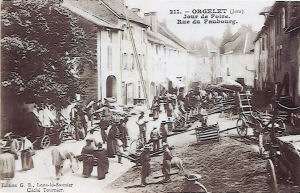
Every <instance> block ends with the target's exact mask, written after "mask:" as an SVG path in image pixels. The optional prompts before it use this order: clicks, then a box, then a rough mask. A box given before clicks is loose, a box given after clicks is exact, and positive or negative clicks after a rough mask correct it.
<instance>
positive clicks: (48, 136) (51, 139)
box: [33, 126, 64, 149]
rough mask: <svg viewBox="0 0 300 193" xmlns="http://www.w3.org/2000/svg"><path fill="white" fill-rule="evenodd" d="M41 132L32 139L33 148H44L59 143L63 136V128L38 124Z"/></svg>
mask: <svg viewBox="0 0 300 193" xmlns="http://www.w3.org/2000/svg"><path fill="white" fill-rule="evenodd" d="M40 130H41V134H40V135H38V136H36V137H35V139H33V145H34V147H35V148H37V149H39V148H42V149H45V148H48V147H49V146H50V145H59V144H60V143H61V142H62V138H63V132H64V129H63V128H55V127H53V126H52V127H42V126H40Z"/></svg>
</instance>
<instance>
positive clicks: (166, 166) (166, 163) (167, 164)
mask: <svg viewBox="0 0 300 193" xmlns="http://www.w3.org/2000/svg"><path fill="white" fill-rule="evenodd" d="M163 148H164V154H163V167H162V173H163V175H164V177H165V179H164V182H170V171H171V160H172V158H173V156H172V153H171V151H170V149H169V145H168V144H167V143H163Z"/></svg>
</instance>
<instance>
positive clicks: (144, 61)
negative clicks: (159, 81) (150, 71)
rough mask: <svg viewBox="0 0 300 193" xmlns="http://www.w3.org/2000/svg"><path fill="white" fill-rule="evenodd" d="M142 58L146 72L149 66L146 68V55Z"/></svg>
mask: <svg viewBox="0 0 300 193" xmlns="http://www.w3.org/2000/svg"><path fill="white" fill-rule="evenodd" d="M142 58H143V64H144V69H145V70H146V69H147V68H146V67H147V66H146V59H145V55H144V54H143V56H142Z"/></svg>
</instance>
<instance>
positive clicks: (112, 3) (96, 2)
mask: <svg viewBox="0 0 300 193" xmlns="http://www.w3.org/2000/svg"><path fill="white" fill-rule="evenodd" d="M63 4H68V5H71V6H72V7H74V8H77V9H80V10H81V11H83V12H86V13H88V14H89V15H92V16H93V17H96V18H98V19H100V20H102V21H105V22H107V23H110V24H114V25H118V20H119V19H126V16H125V12H126V15H127V17H128V20H129V21H133V22H136V23H139V24H142V25H145V26H147V24H146V22H145V21H144V19H143V18H141V17H139V16H138V15H137V14H136V13H134V12H132V11H131V10H129V9H128V8H126V7H125V5H124V4H122V3H121V2H120V1H116V0H93V1H91V0H86V1H85V0H64V2H63Z"/></svg>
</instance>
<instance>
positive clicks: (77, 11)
mask: <svg viewBox="0 0 300 193" xmlns="http://www.w3.org/2000/svg"><path fill="white" fill-rule="evenodd" d="M62 6H64V7H66V8H67V9H69V10H70V11H72V12H73V13H75V14H76V15H79V16H81V17H82V18H84V19H86V20H88V21H90V22H92V23H94V24H96V25H98V26H104V27H108V28H113V29H119V28H118V27H117V26H115V25H113V24H110V23H108V22H106V21H103V20H101V19H100V18H98V17H96V16H94V15H92V14H91V13H89V12H87V11H85V10H82V9H80V8H78V7H74V6H73V5H71V4H70V3H66V2H64V3H63V4H62Z"/></svg>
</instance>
